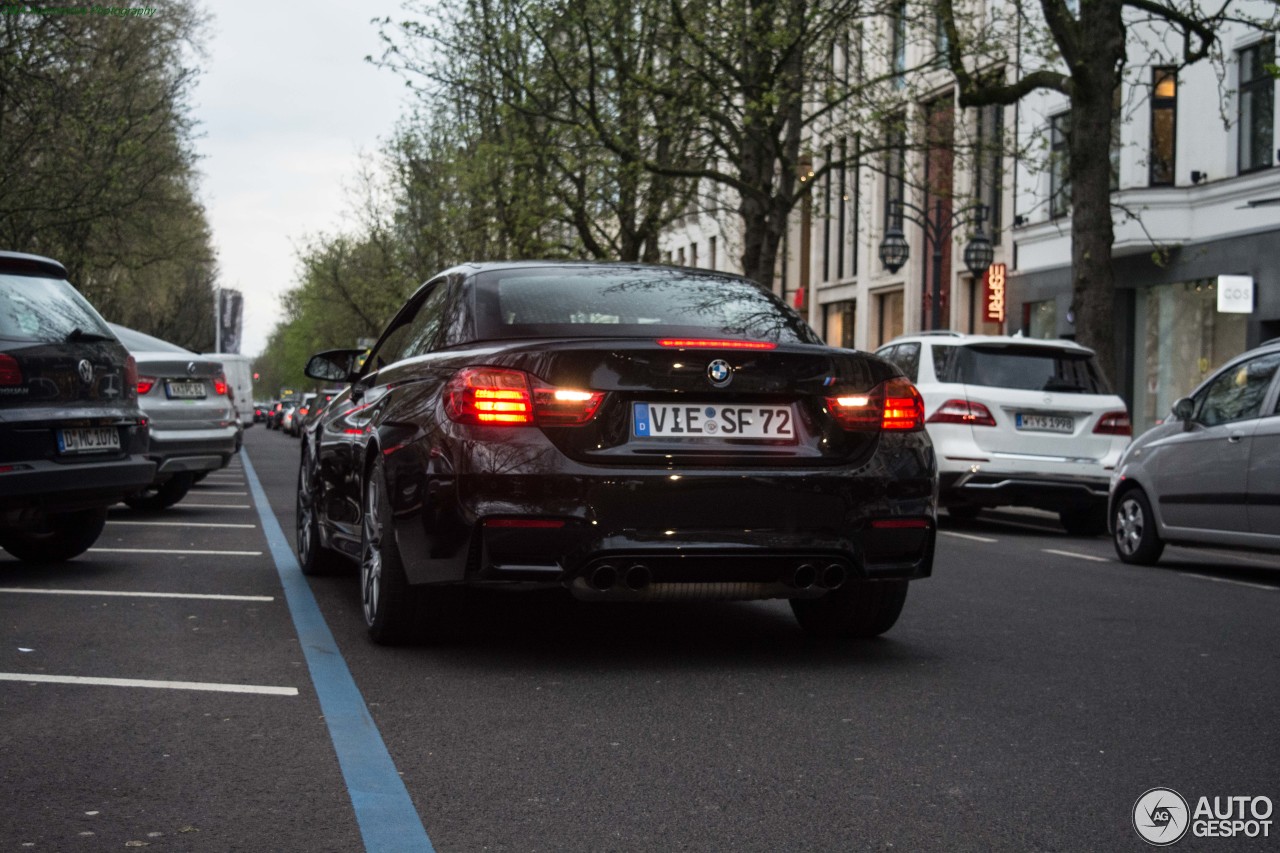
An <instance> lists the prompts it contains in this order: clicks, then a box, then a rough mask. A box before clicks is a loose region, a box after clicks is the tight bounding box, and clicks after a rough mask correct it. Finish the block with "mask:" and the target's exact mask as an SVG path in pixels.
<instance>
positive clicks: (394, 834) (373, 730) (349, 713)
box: [240, 448, 435, 853]
mask: <svg viewBox="0 0 1280 853" xmlns="http://www.w3.org/2000/svg"><path fill="white" fill-rule="evenodd" d="M240 458H241V459H242V460H243V462H244V472H245V475H246V479H247V480H248V482H249V491H250V492H251V493H252V494H253V502H254V503H255V504H256V505H257V508H258V518H259V519H261V520H262V532H263V533H265V534H266V536H267V545H268V546H269V547H270V548H271V556H272V557H273V558H274V559H275V562H276V570H277V571H278V572H279V573H280V583H281V584H282V585H283V586H284V597H285V601H287V602H288V604H289V613H290V614H291V615H292V616H293V624H294V627H296V628H297V629H298V640H299V642H301V643H302V652H303V654H304V655H306V658H307V668H308V669H310V670H311V681H312V683H313V684H314V685H315V688H316V694H317V695H318V696H319V697H320V710H321V711H323V712H324V720H325V723H326V724H327V725H328V726H329V737H330V738H332V740H333V748H334V751H335V752H337V754H338V765H339V766H340V767H341V768H342V777H343V779H345V780H346V783H347V792H348V793H349V794H350V795H351V805H352V806H353V807H354V808H355V812H356V823H357V824H359V826H360V835H361V837H362V838H364V847H365V850H368V851H370V853H401V851H405V853H435V848H434V847H432V846H431V839H430V838H428V837H427V831H426V829H424V828H423V826H422V819H421V818H420V817H419V816H418V810H417V809H415V808H414V807H413V801H412V800H411V799H409V791H408V790H407V789H406V788H405V786H404V781H403V780H401V778H400V774H399V773H398V772H397V771H396V765H395V762H393V761H392V760H391V754H390V753H389V752H387V746H386V744H385V743H383V742H382V735H380V734H379V733H378V727H377V726H376V725H375V724H374V722H373V717H371V716H370V715H369V709H368V707H367V706H366V705H365V703H364V697H363V696H361V695H360V688H358V687H356V683H355V680H354V679H353V678H352V677H351V670H350V669H348V668H347V662H346V661H345V660H343V658H342V653H341V652H339V651H338V644H337V643H336V642H334V639H333V633H332V632H330V631H329V626H328V625H327V624H325V621H324V616H322V615H321V614H320V606H319V605H318V604H316V599H315V596H314V595H312V594H311V587H310V586H308V585H307V581H306V578H305V577H303V575H302V569H300V568H299V567H298V559H297V557H295V556H294V555H293V549H292V548H290V547H289V542H288V540H286V539H285V537H284V531H283V530H281V529H280V523H279V522H278V521H276V517H275V515H274V514H273V513H272V512H271V504H270V503H268V501H267V493H266V492H265V491H263V489H262V484H261V483H259V482H258V476H257V474H255V473H254V471H253V465H252V464H251V463H250V462H249V454H248V453H246V452H245V450H244V449H243V448H241V450H240Z"/></svg>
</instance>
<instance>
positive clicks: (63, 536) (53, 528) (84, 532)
mask: <svg viewBox="0 0 1280 853" xmlns="http://www.w3.org/2000/svg"><path fill="white" fill-rule="evenodd" d="M106 523H107V508H106V507H105V506H104V507H95V508H93V509H83V510H78V511H76V512H59V513H51V514H50V515H49V516H48V517H47V518H46V519H45V521H44V523H43V524H41V525H40V526H38V527H36V528H31V529H23V530H10V531H5V532H3V533H0V547H2V548H4V550H6V551H8V552H9V553H10V554H12V555H13V556H15V557H17V558H18V559H19V560H24V561H26V562H28V563H61V562H63V561H65V560H70V559H71V558H72V557H78V556H80V555H81V554H83V553H84V552H85V551H87V550H89V548H91V547H92V546H93V543H94V542H97V541H98V537H99V536H101V535H102V528H103V527H104V526H105V525H106Z"/></svg>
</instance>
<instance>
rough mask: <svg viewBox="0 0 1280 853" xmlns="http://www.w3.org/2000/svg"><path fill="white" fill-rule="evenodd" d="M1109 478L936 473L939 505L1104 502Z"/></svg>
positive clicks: (1070, 505)
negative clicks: (937, 476) (939, 496)
mask: <svg viewBox="0 0 1280 853" xmlns="http://www.w3.org/2000/svg"><path fill="white" fill-rule="evenodd" d="M1109 486H1110V478H1109V477H1107V476H1105V475H1102V474H1077V475H1070V474H1056V475H1055V474H1039V473H1002V472H998V471H987V470H985V469H981V468H980V469H979V470H978V471H965V472H963V473H957V472H954V471H951V472H944V473H942V474H940V475H939V491H940V495H941V501H942V504H943V506H947V505H954V504H962V505H963V504H967V505H970V506H982V507H996V506H1025V507H1035V508H1037V509H1044V510H1050V511H1055V512H1056V511H1058V510H1062V509H1074V508H1081V507H1087V506H1105V505H1106V503H1107V497H1108V488H1109Z"/></svg>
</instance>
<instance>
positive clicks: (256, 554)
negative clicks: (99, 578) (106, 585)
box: [89, 548, 262, 557]
mask: <svg viewBox="0 0 1280 853" xmlns="http://www.w3.org/2000/svg"><path fill="white" fill-rule="evenodd" d="M89 553H90V554H179V555H182V556H190V557H261V556H262V552H261V551H180V550H176V549H171V548H90V549H89Z"/></svg>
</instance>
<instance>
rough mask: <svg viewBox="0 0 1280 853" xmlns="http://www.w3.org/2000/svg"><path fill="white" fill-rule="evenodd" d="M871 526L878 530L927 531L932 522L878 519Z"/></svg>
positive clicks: (915, 519) (922, 519) (908, 519)
mask: <svg viewBox="0 0 1280 853" xmlns="http://www.w3.org/2000/svg"><path fill="white" fill-rule="evenodd" d="M871 526H872V527H874V528H876V529H877V530H927V529H929V527H930V522H929V519H927V518H876V519H872V521H871Z"/></svg>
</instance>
